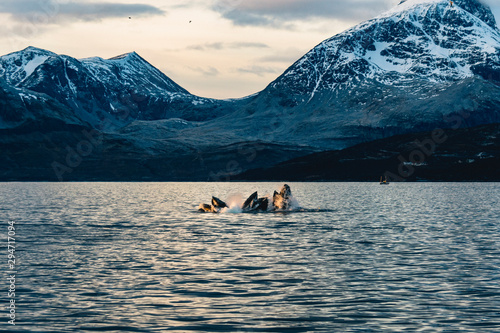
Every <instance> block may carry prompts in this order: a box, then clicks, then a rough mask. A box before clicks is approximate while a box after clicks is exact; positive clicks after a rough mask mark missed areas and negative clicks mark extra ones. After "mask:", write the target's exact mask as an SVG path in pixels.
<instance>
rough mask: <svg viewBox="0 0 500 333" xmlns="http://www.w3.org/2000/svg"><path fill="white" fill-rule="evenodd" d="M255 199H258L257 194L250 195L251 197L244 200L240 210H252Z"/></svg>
mask: <svg viewBox="0 0 500 333" xmlns="http://www.w3.org/2000/svg"><path fill="white" fill-rule="evenodd" d="M257 197H258V195H257V192H254V193H252V195H251V196H249V197H248V199H246V200H245V202H244V203H243V206H242V207H241V209H243V210H249V209H250V208H252V207H253V205H254V202H255V201H256V200H257Z"/></svg>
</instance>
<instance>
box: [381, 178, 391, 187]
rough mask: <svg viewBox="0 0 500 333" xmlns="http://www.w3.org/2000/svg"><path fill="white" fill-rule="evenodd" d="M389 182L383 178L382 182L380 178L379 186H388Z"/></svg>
mask: <svg viewBox="0 0 500 333" xmlns="http://www.w3.org/2000/svg"><path fill="white" fill-rule="evenodd" d="M389 184H390V183H389V181H388V180H387V177H385V179H384V180H382V177H380V185H389Z"/></svg>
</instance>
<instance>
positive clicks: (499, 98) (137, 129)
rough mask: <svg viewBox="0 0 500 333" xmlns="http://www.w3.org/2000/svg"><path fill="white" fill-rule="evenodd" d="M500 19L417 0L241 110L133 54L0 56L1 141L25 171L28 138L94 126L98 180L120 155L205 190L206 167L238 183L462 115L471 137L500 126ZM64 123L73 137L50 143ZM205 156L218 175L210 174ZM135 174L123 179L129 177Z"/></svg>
mask: <svg viewBox="0 0 500 333" xmlns="http://www.w3.org/2000/svg"><path fill="white" fill-rule="evenodd" d="M462 7H463V8H462ZM491 17H492V14H491V11H490V10H489V9H488V7H486V6H483V5H482V4H480V3H479V2H477V1H476V0H457V1H455V2H454V4H453V6H452V5H451V4H450V3H449V2H448V1H444V0H440V1H438V0H408V1H406V2H403V3H402V4H401V5H400V6H398V8H397V9H395V10H393V11H392V12H391V11H389V12H387V13H385V14H382V15H380V16H378V17H376V18H374V19H371V20H368V21H365V22H363V23H361V24H359V25H357V26H355V27H352V28H351V29H348V30H346V31H345V32H343V33H341V34H338V35H335V36H333V37H331V38H329V39H327V40H325V41H323V42H321V43H320V44H318V46H316V47H315V48H313V49H312V50H310V51H309V52H308V53H306V54H305V55H304V56H303V57H302V58H300V59H299V60H298V61H296V62H295V63H294V64H292V65H291V66H290V67H289V68H288V69H287V70H286V71H285V72H284V73H283V74H282V75H281V76H279V77H278V78H277V79H276V80H274V81H273V82H271V83H270V84H269V85H268V86H267V87H266V88H265V89H264V90H262V91H261V92H259V93H257V94H254V95H251V96H248V97H245V98H242V99H232V100H215V99H208V98H202V97H197V96H194V95H191V94H189V92H188V91H187V90H186V89H184V88H182V87H180V86H179V85H177V84H176V83H175V82H173V81H172V80H171V79H170V78H168V77H167V76H166V75H164V74H163V73H161V71H159V70H157V69H156V68H154V66H152V65H151V64H149V63H148V62H147V61H146V60H144V59H143V58H142V57H140V56H139V55H138V54H137V53H135V52H129V53H125V54H122V55H119V56H116V57H113V58H111V59H107V60H106V59H102V58H99V57H93V58H86V59H81V60H77V59H74V58H71V57H69V56H60V55H57V54H54V53H52V52H50V51H44V50H40V49H36V48H33V47H31V48H27V49H25V52H18V53H12V54H9V55H6V56H2V57H0V99H1V98H2V96H4V97H3V99H2V100H0V134H2V133H5V137H2V135H0V144H3V146H2V149H4V150H5V151H9V150H15V149H19V147H20V146H22V145H28V147H27V148H26V149H23V153H22V154H21V155H19V154H17V155H16V153H15V152H14V151H11V153H10V154H7V155H8V156H11V157H10V158H11V159H12V160H14V159H15V160H16V161H17V162H16V163H17V164H16V165H21V164H22V163H21V162H20V161H19V156H24V157H25V158H26V159H29V158H30V157H29V154H34V152H35V151H36V149H35V148H34V147H31V148H30V147H29V146H30V143H29V140H28V142H27V141H26V140H27V138H28V137H29V138H31V139H33V140H37V139H36V138H37V137H39V136H37V134H36V133H38V132H39V131H41V132H42V133H43V135H46V136H48V137H54V138H57V140H59V141H58V142H59V144H60V145H61V146H62V148H64V146H66V142H65V141H64V140H67V141H68V142H73V143H74V144H76V145H78V141H77V139H78V138H79V140H83V141H84V142H85V140H86V139H85V136H82V134H81V133H75V132H74V131H79V130H76V128H82V127H83V128H89V129H91V130H97V131H98V132H100V133H103V135H104V136H103V137H104V139H103V140H104V142H103V143H102V144H100V145H99V147H100V148H99V149H101V150H102V151H100V152H99V153H97V152H96V151H97V149H95V150H94V154H92V157H93V158H91V159H89V161H87V163H90V164H85V165H86V167H88V168H89V170H90V169H92V170H93V171H92V172H93V174H94V175H95V174H97V173H98V170H99V168H112V167H114V164H113V163H107V164H104V165H103V164H102V163H101V162H99V160H98V158H113V159H116V160H120V158H121V157H120V156H122V157H123V158H125V157H127V159H128V160H127V161H129V162H130V163H132V164H133V165H134V168H133V172H140V165H146V164H147V165H149V164H148V163H147V161H148V160H151V161H153V160H154V161H156V162H154V163H153V164H152V165H149V166H148V168H150V169H151V170H153V169H154V170H156V171H155V172H156V173H157V174H158V175H163V176H164V177H166V179H168V177H174V179H176V180H179V179H182V177H187V178H186V179H189V177H194V178H191V179H205V178H206V177H205V176H204V175H203V174H196V170H197V169H196V168H198V172H201V173H204V172H207V173H209V174H215V175H217V174H221V173H222V174H223V175H224V174H230V175H233V174H235V173H236V170H238V171H240V169H241V171H244V170H247V169H249V168H251V167H255V165H252V163H254V162H255V161H257V157H258V156H260V157H261V158H263V160H262V159H258V161H259V162H258V164H259V167H264V168H265V167H266V166H271V165H275V164H276V163H279V162H280V161H285V160H287V159H289V158H291V157H298V156H301V155H304V154H306V153H310V152H315V151H321V150H332V149H344V148H348V147H351V146H354V145H357V144H361V143H363V142H369V141H373V140H378V139H383V138H387V137H391V136H395V135H406V134H408V133H415V132H426V131H432V130H433V129H435V128H449V127H452V126H453V123H452V122H449V121H447V120H449V119H453V118H454V117H457V116H460V115H462V114H468V118H467V124H468V126H471V127H472V126H481V125H484V124H492V123H499V122H500V33H499V31H498V28H496V23H495V20H494V17H493V19H491ZM481 18H482V19H481ZM484 20H486V21H484ZM60 123H63V124H70V125H72V126H69V127H67V129H66V130H64V131H63V133H60V132H57V134H54V133H52V132H53V131H54V129H55V125H54V124H60ZM44 126H46V127H47V129H46V130H44V129H43V128H44ZM2 128H3V129H5V131H3V132H2V130H1V129H2ZM16 128H19V129H21V128H22V129H23V131H22V132H23V133H25V132H26V131H28V130H27V129H33V131H34V132H33V133H31V134H30V135H29V136H26V137H24V138H23V137H22V136H19V135H17V134H16V135H17V136H16V140H20V142H22V145H21V144H20V142H18V143H17V144H14V143H12V142H13V140H14V139H12V138H9V137H8V135H10V134H12V133H15V129H16ZM13 130H14V131H13ZM37 131H38V132H37ZM9 133H10V134H9ZM51 133H52V134H51ZM54 140H56V139H54ZM240 143H241V144H242V145H241V146H240ZM33 144H34V145H35V146H36V144H37V142H34V143H33ZM38 144H42V145H43V143H39V142H38ZM256 147H265V148H263V149H262V150H259V149H257V148H256ZM70 149H72V151H76V148H72V147H70ZM198 152H203V155H204V156H205V158H204V159H203V160H206V161H208V160H210V168H208V169H207V168H205V167H203V166H198V164H197V163H198V162H199V155H200V154H199V153H198ZM245 152H250V153H249V154H246V153H245ZM23 154H25V155H23ZM207 154H208V156H209V157H206V156H207ZM259 154H260V155H259ZM63 155H64V154H63ZM37 156H38V155H37ZM51 156H54V157H53V158H57V159H61V156H62V155H61V154H60V153H58V154H52V155H51ZM130 156H132V157H133V158H132V157H130ZM81 157H82V156H81ZM38 158H39V159H40V160H39V163H42V160H43V157H40V156H39V157H38ZM136 159H137V160H136ZM266 159H268V160H266ZM70 160H71V159H70ZM143 160H145V161H143ZM193 161H195V162H193ZM235 161H236V163H235ZM43 163H46V161H45V162H43ZM57 163H60V164H64V163H63V162H60V160H58V162H57ZM92 163H94V164H92ZM183 163H188V164H189V163H195V164H196V165H197V166H196V167H194V166H189V167H185V168H184V167H183ZM254 164H255V163H254ZM67 165H69V164H67ZM116 165H120V167H122V168H126V167H127V166H126V165H127V163H121V162H120V163H118V164H116ZM235 165H237V166H238V167H237V168H235ZM169 166H170V168H172V170H170V169H168V168H169ZM19 168H20V169H22V168H21V167H19ZM176 168H177V169H178V170H177V171H179V173H176V170H174V169H176ZM217 168H220V170H217ZM68 169H72V170H73V169H74V168H73V167H68ZM68 169H64V168H62V169H61V168H60V169H59V170H68ZM131 170H132V169H131ZM131 170H129V171H130V172H124V173H120V175H122V176H124V177H126V176H125V175H129V177H131V176H130V174H131ZM187 170H190V171H189V172H191V173H189V172H188V171H187ZM125 171H126V170H125ZM103 173H105V174H113V173H112V172H111V173H110V170H106V172H104V170H103ZM179 175H183V176H179ZM14 176H15V173H14V175H13V174H12V173H11V174H10V176H9V177H14ZM82 177H84V176H82ZM179 177H180V178H179ZM133 178H134V179H138V178H140V174H139V175H138V178H137V177H135V176H134V177H133ZM9 179H11V178H9ZM113 179H114V178H113ZM155 179H156V178H155Z"/></svg>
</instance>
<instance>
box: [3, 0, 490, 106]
mask: <svg viewBox="0 0 500 333" xmlns="http://www.w3.org/2000/svg"><path fill="white" fill-rule="evenodd" d="M485 1H486V2H487V3H488V4H489V5H490V6H491V7H492V9H493V11H494V13H495V15H496V17H497V21H500V0H485ZM399 2H400V0H346V1H338V0H185V1H180V0H168V1H165V0H142V1H141V0H104V1H96V0H1V2H0V21H1V22H2V24H1V26H0V54H7V53H11V52H14V51H18V50H21V49H24V48H25V47H27V46H36V47H40V48H43V49H47V50H50V51H53V52H56V53H59V54H66V55H70V56H72V57H75V58H87V57H92V56H100V57H103V58H111V57H113V56H116V55H119V54H123V53H127V52H130V51H136V52H137V53H139V54H140V55H141V56H142V57H143V58H145V59H146V60H148V61H149V62H150V63H151V64H152V65H154V66H155V67H157V68H159V69H160V70H162V71H163V72H164V73H165V74H167V75H168V76H169V77H170V78H172V79H173V80H174V81H176V82H177V83H178V84H180V85H181V86H183V87H184V88H186V89H187V90H188V91H190V92H191V93H193V94H196V95H199V96H204V97H213V98H232V97H243V96H247V95H250V94H252V93H255V92H258V91H260V90H262V89H264V88H265V86H266V85H267V84H269V83H270V82H271V81H272V80H274V79H275V78H276V77H278V76H279V75H280V74H281V73H282V72H283V71H284V70H285V69H286V68H287V67H289V66H290V65H291V64H292V63H293V62H295V61H296V60H297V59H299V58H300V57H301V56H302V55H304V54H305V53H306V52H307V51H309V50H310V49H311V48H313V47H314V46H315V45H317V44H318V43H320V42H321V41H322V40H324V39H326V38H329V37H331V36H333V35H335V34H337V33H339V32H342V31H344V30H345V29H347V28H349V27H352V26H353V25H355V24H357V23H359V22H361V21H363V20H366V19H369V18H371V17H374V16H376V15H378V14H381V13H382V12H384V11H386V10H387V9H389V8H391V7H393V6H395V5H397V4H398V3H399Z"/></svg>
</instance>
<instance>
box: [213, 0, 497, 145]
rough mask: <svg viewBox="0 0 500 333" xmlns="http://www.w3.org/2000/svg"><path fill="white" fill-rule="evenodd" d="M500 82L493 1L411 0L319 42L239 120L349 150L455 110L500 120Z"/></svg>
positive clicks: (272, 133) (437, 121)
mask: <svg viewBox="0 0 500 333" xmlns="http://www.w3.org/2000/svg"><path fill="white" fill-rule="evenodd" d="M499 82H500V33H499V31H498V29H497V27H496V22H495V19H494V16H493V14H492V13H491V10H490V9H489V7H487V6H485V5H483V4H482V3H480V2H478V1H476V0H457V1H453V4H451V3H450V1H447V0H407V1H403V2H401V3H400V4H399V5H398V6H396V7H395V8H394V9H392V10H390V11H388V12H386V13H384V14H382V15H380V16H378V17H376V18H374V19H371V20H368V21H366V22H363V23H361V24H359V25H357V26H355V27H353V28H351V29H349V30H347V31H345V32H343V33H340V34H338V35H336V36H334V37H332V38H330V39H327V40H325V41H323V42H322V43H320V44H319V45H318V46H316V47H315V48H314V49H312V50H311V51H310V52H308V53H307V54H306V55H305V56H304V57H302V58H301V59H299V60H298V61H297V62H296V63H295V64H293V65H292V66H291V67H290V68H288V69H287V70H286V71H285V72H284V73H283V74H282V75H281V76H280V77H279V78H277V79H276V80H275V81H274V82H272V83H271V84H270V85H269V86H268V87H267V88H266V89H265V90H264V91H263V92H261V93H260V94H259V95H258V96H257V97H256V98H255V99H254V100H253V102H252V103H251V104H249V105H248V107H247V108H244V109H242V111H240V112H239V118H241V119H245V122H243V121H242V122H241V124H234V126H233V128H234V129H235V130H237V131H239V132H240V133H245V131H246V128H247V127H248V126H252V124H253V127H252V131H251V133H252V134H253V135H254V137H255V138H260V139H265V138H270V137H271V138H272V139H274V140H287V141H290V140H292V141H295V142H296V143H308V144H312V145H315V146H321V147H325V148H344V147H347V146H350V145H353V144H356V143H359V142H363V141H370V140H374V139H378V138H381V137H387V136H390V135H395V134H401V133H409V132H417V131H427V130H430V129H433V128H436V127H443V128H445V127H449V126H450V124H448V123H447V122H446V121H445V120H444V119H446V118H447V116H449V115H450V114H457V113H458V114H459V113H463V112H467V113H471V116H470V117H469V118H468V121H469V123H470V125H479V124H483V123H491V122H499V121H500V115H499V110H500V108H498V106H499V105H500V89H499V85H498V83H499ZM215 121H218V120H215ZM243 124H245V125H243ZM245 126H247V127H245ZM256 129H261V130H260V131H259V130H256Z"/></svg>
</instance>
